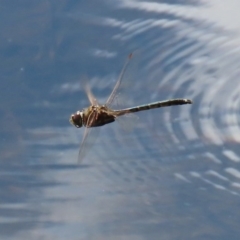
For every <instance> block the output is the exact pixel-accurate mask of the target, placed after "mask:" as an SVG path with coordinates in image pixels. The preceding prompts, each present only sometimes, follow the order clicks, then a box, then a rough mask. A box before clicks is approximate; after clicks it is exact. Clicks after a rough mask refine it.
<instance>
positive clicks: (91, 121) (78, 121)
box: [69, 53, 192, 163]
mask: <svg viewBox="0 0 240 240" xmlns="http://www.w3.org/2000/svg"><path fill="white" fill-rule="evenodd" d="M132 56H133V53H131V54H129V56H128V58H127V61H126V62H125V64H124V66H123V68H122V70H121V72H120V75H119V77H118V79H117V82H116V84H115V86H114V88H113V90H112V92H111V94H110V95H109V97H108V99H107V101H106V103H105V104H103V105H102V104H99V103H98V101H97V100H96V98H95V96H94V95H93V93H92V91H91V89H90V87H89V86H88V85H85V86H84V88H85V92H86V94H87V97H88V100H89V102H90V104H91V105H90V106H89V107H88V108H85V109H83V110H82V111H77V112H75V113H74V114H72V115H71V116H70V119H69V122H70V123H71V124H72V125H73V126H75V127H76V128H81V127H83V126H84V127H85V131H84V134H83V139H82V142H81V144H80V149H79V153H78V163H81V162H82V160H83V158H84V157H85V148H86V145H87V144H86V143H87V139H88V136H89V134H90V129H91V128H94V127H100V126H103V125H106V124H109V123H112V122H114V121H115V120H116V119H117V118H118V117H120V116H123V115H126V114H132V113H136V112H140V111H145V110H150V109H154V108H161V107H169V106H174V105H184V104H192V100H190V99H185V98H177V99H170V100H164V101H158V102H153V103H149V104H144V105H140V106H135V107H131V108H124V109H120V110H115V109H112V108H111V107H110V106H111V104H112V103H113V101H114V99H115V97H116V95H117V92H118V89H119V87H120V85H121V83H122V80H123V77H124V74H125V72H126V69H127V67H128V65H129V62H130V60H131V59H132Z"/></svg>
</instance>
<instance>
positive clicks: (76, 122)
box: [69, 111, 83, 128]
mask: <svg viewBox="0 0 240 240" xmlns="http://www.w3.org/2000/svg"><path fill="white" fill-rule="evenodd" d="M82 115H83V114H82V112H80V111H77V112H76V113H75V114H72V115H71V117H70V119H69V122H70V123H71V124H72V125H73V126H75V127H77V128H80V127H82Z"/></svg>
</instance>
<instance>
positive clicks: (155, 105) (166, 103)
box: [114, 98, 192, 116]
mask: <svg viewBox="0 0 240 240" xmlns="http://www.w3.org/2000/svg"><path fill="white" fill-rule="evenodd" d="M191 103H192V101H191V100H189V99H182V98H179V99H171V100H166V101H159V102H154V103H150V104H146V105H140V106H137V107H132V108H125V109H122V110H115V111H114V113H115V114H116V116H121V115H124V114H127V113H135V112H140V111H144V110H149V109H153V108H160V107H168V106H174V105H183V104H191Z"/></svg>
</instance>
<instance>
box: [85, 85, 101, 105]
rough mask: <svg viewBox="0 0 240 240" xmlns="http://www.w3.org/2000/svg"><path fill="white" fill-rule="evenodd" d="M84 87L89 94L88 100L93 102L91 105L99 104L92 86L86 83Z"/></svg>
mask: <svg viewBox="0 0 240 240" xmlns="http://www.w3.org/2000/svg"><path fill="white" fill-rule="evenodd" d="M84 89H85V92H86V94H87V97H88V100H89V102H90V103H91V105H94V106H96V105H98V102H97V100H96V98H95V96H94V95H93V93H92V91H91V88H90V86H89V85H88V84H85V86H84Z"/></svg>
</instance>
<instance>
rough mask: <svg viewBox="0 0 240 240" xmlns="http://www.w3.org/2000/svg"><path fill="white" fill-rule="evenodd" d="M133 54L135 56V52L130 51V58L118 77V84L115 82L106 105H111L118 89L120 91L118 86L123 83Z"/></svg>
mask: <svg viewBox="0 0 240 240" xmlns="http://www.w3.org/2000/svg"><path fill="white" fill-rule="evenodd" d="M132 56H133V53H130V54H129V55H128V59H127V61H126V62H125V64H124V66H123V69H122V71H121V73H120V75H119V77H118V80H117V82H116V84H115V86H114V88H113V90H112V92H111V94H110V96H109V97H108V100H107V102H106V105H107V106H109V105H110V104H111V103H112V101H113V99H114V98H115V96H116V94H117V91H118V88H119V87H120V85H121V83H122V79H123V76H124V73H125V72H126V70H127V67H128V65H129V62H130V60H131V58H132Z"/></svg>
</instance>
